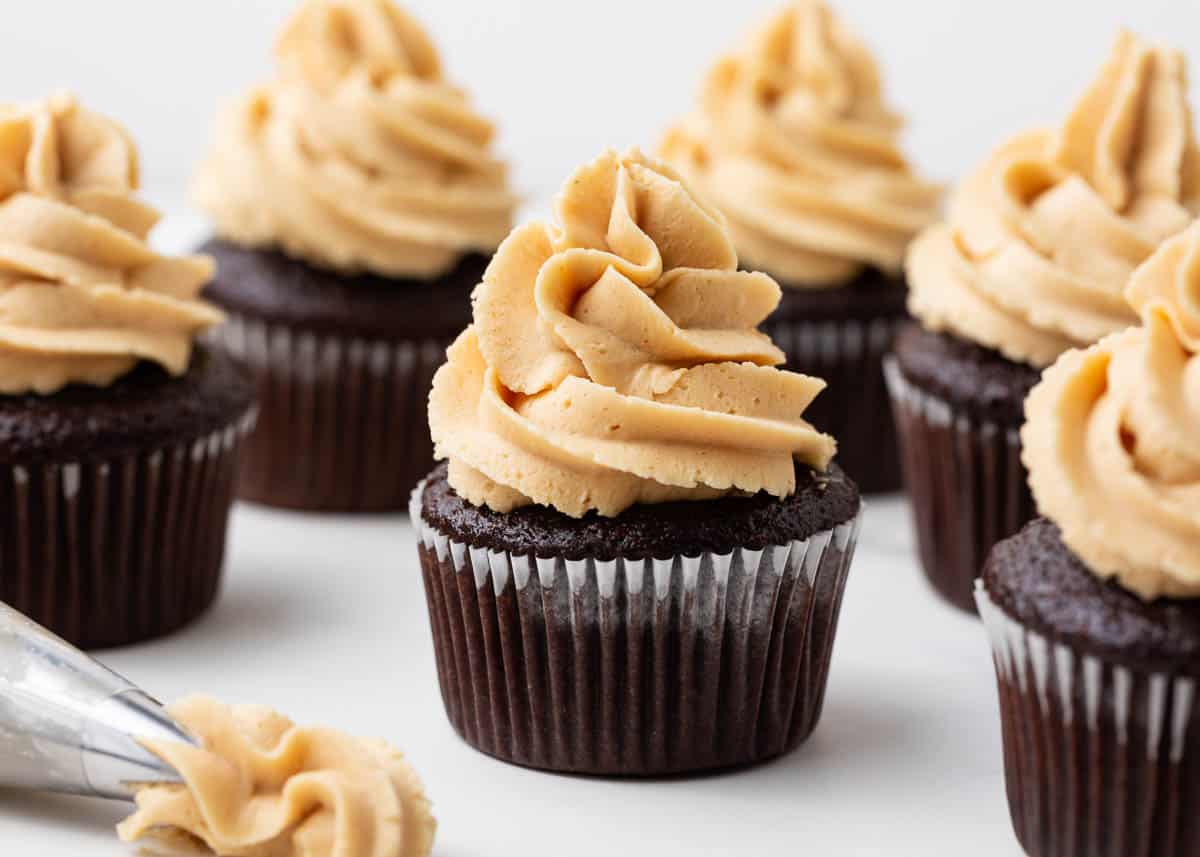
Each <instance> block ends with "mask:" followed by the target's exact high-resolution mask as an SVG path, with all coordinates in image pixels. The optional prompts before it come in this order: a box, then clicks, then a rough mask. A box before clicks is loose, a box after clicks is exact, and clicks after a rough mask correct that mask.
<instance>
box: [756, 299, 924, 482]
mask: <svg viewBox="0 0 1200 857" xmlns="http://www.w3.org/2000/svg"><path fill="white" fill-rule="evenodd" d="M905 322H906V319H903V318H875V319H871V320H869V321H822V322H795V321H780V322H774V323H769V324H768V325H767V328H766V329H767V332H768V334H769V335H770V337H771V339H772V340H773V341H774V342H775V344H776V345H778V346H779V347H780V348H781V349H783V351H784V352H785V353H786V354H787V356H788V362H787V368H788V369H791V370H792V371H795V372H801V373H803V374H805V375H812V376H814V377H817V378H821V379H823V380H825V381H826V382H827V383H828V385H829V386H828V387H826V389H825V390H824V391H823V392H822V393H821V395H819V396H817V398H816V400H815V401H814V402H813V403H812V404H811V405H809V407H808V409H807V410H806V411H805V413H804V418H805V419H806V420H808V421H809V422H810V423H812V424H813V425H814V426H816V427H817V428H818V429H820V430H821V431H823V432H825V433H826V434H830V435H833V436H834V437H836V438H837V439H838V455H837V460H838V464H839V465H841V467H842V469H843V470H845V471H846V473H848V474H849V475H850V477H851V478H852V479H853V480H854V481H855V483H856V484H857V485H858V487H859V490H860V491H862V492H863V493H864V494H880V493H886V492H894V491H899V490H900V489H901V487H902V479H901V472H900V451H899V445H898V443H897V440H896V424H895V421H894V419H893V417H892V404H891V400H890V398H889V397H888V391H887V386H886V384H885V382H884V376H883V360H884V357H885V356H886V355H887V354H888V353H889V352H890V351H891V350H892V340H893V339H895V336H896V333H897V332H898V331H899V330H900V328H901V327H902V326H903V325H904V323H905Z"/></svg>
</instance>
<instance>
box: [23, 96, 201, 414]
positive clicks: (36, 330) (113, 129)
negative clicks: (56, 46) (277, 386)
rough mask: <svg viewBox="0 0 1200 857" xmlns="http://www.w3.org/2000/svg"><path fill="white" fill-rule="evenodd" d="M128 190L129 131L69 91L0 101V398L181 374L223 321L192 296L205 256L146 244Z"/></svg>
mask: <svg viewBox="0 0 1200 857" xmlns="http://www.w3.org/2000/svg"><path fill="white" fill-rule="evenodd" d="M137 187H138V155H137V150H136V148H135V147H134V145H133V142H132V141H131V140H130V138H129V136H128V135H127V134H126V133H125V131H124V130H123V129H122V128H121V127H120V126H119V125H117V124H116V123H114V122H112V121H110V120H108V119H106V118H104V117H102V116H99V115H97V114H95V113H92V112H91V111H88V110H85V109H84V108H82V107H80V106H79V104H78V103H77V102H76V100H75V99H74V98H73V97H71V96H69V95H57V96H54V97H52V98H49V99H46V100H45V101H41V102H38V103H36V104H29V105H0V393H3V394H6V395H18V394H24V393H31V392H32V393H41V394H49V393H53V392H55V391H57V390H59V389H61V388H62V387H64V386H66V385H68V384H71V383H79V384H91V385H95V386H106V385H108V384H111V383H112V382H113V381H115V380H116V379H117V378H119V377H120V376H122V375H124V374H125V373H126V372H128V371H129V370H131V369H132V368H133V367H134V366H135V365H136V364H137V362H138V361H139V360H149V361H153V362H155V363H158V364H160V365H161V366H162V367H163V368H164V369H166V370H167V371H169V372H171V373H173V374H181V373H183V372H184V371H185V370H186V369H187V367H188V363H189V361H190V359H191V352H192V340H193V338H194V337H195V336H196V335H197V334H198V333H199V332H200V331H202V330H203V329H205V328H207V327H209V326H210V325H212V324H215V323H217V322H218V321H220V320H221V315H220V313H219V312H217V311H216V310H215V309H213V308H211V307H210V306H208V305H207V304H205V303H204V302H202V301H200V300H199V298H198V295H199V293H200V290H201V289H202V288H203V287H204V285H205V284H206V283H207V282H208V281H209V280H210V279H211V278H212V273H213V265H212V262H211V260H209V259H207V258H205V257H202V256H185V257H181V258H172V257H167V256H162V255H160V254H159V253H156V252H155V251H154V250H152V249H151V248H150V245H149V244H148V243H147V240H148V236H149V234H150V231H151V229H153V227H154V225H155V224H156V223H157V221H158V213H157V212H156V211H155V210H154V209H153V208H151V207H150V206H148V205H147V204H146V203H144V202H142V201H141V200H139V199H138V198H137V196H136V191H137Z"/></svg>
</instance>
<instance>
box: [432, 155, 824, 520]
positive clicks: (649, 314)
mask: <svg viewBox="0 0 1200 857" xmlns="http://www.w3.org/2000/svg"><path fill="white" fill-rule="evenodd" d="M557 219H558V222H557V223H556V224H542V223H531V224H529V225H527V226H524V227H520V228H518V229H517V230H515V231H514V232H513V233H512V235H510V236H509V237H508V239H507V240H506V241H505V242H504V243H503V244H502V245H501V247H500V250H499V251H498V252H497V254H496V257H495V259H494V260H493V261H492V264H491V265H490V266H489V267H488V270H487V273H486V274H485V276H484V281H483V283H482V284H480V286H479V287H478V288H477V290H476V292H475V296H474V315H475V323H474V324H473V325H472V326H471V327H470V328H468V329H467V331H466V332H465V333H464V334H463V335H462V336H461V337H460V338H459V339H458V341H457V342H455V344H454V345H453V346H452V347H451V348H450V351H449V355H448V357H449V360H448V362H447V363H446V364H445V365H444V366H443V367H442V368H441V369H440V370H439V371H438V373H437V375H436V377H435V378H434V383H433V392H432V394H431V396H430V403H429V422H430V428H431V430H432V434H433V439H434V442H435V444H436V446H437V450H438V456H439V457H441V458H449V460H450V471H449V478H450V484H451V485H452V486H453V487H454V489H455V490H456V491H457V492H458V493H459V494H460V495H462V496H463V497H464V498H465V499H467V500H468V501H470V502H471V503H474V504H476V505H480V506H488V507H490V508H492V509H494V510H497V511H509V510H511V509H513V508H516V507H518V506H522V505H527V504H530V503H537V504H541V505H543V506H550V507H553V508H555V509H557V510H559V511H560V512H563V513H564V514H567V515H571V516H576V517H579V516H582V515H584V514H586V513H587V512H589V511H592V510H595V511H598V512H599V513H600V514H602V515H616V514H618V513H620V512H621V511H622V510H623V509H625V508H627V507H629V506H631V505H633V504H635V503H655V502H665V501H669V500H685V499H706V498H712V497H718V496H722V495H725V494H729V493H733V492H746V493H756V492H759V491H766V492H768V493H770V494H773V495H775V496H780V497H782V496H786V495H788V494H790V493H791V492H792V491H794V490H795V468H794V465H793V457H795V458H798V459H800V460H801V461H803V462H804V463H806V464H808V465H810V466H812V467H813V468H815V469H818V470H824V469H825V468H826V467H827V466H828V464H829V460H830V459H831V458H832V456H833V454H834V451H835V444H834V441H833V439H832V438H830V437H828V436H826V435H824V434H821V433H820V432H818V431H816V430H815V429H813V427H812V426H810V425H809V424H808V423H807V422H805V421H804V420H803V419H802V416H801V415H802V414H803V412H804V410H805V408H807V407H808V405H809V403H810V402H811V401H812V400H813V398H815V397H816V395H817V394H818V393H819V392H820V391H821V390H822V389H823V388H824V386H825V385H824V382H822V381H820V380H818V379H815V378H809V377H806V376H804V375H798V374H795V373H792V372H784V371H781V370H779V369H776V368H774V367H775V366H777V365H779V364H781V363H783V362H784V355H783V353H782V352H781V351H780V350H779V349H778V348H777V347H775V345H773V344H772V343H771V341H770V339H768V338H767V336H766V335H765V334H763V333H761V332H760V331H759V330H758V329H757V328H758V326H759V325H760V324H761V323H762V322H763V320H764V319H765V318H766V317H767V316H768V314H770V312H771V311H772V310H774V308H775V307H776V305H777V304H778V302H779V298H780V291H779V286H778V285H776V284H775V282H774V281H773V280H771V278H770V277H767V276H766V275H765V274H756V273H746V272H741V271H739V270H738V264H737V253H736V252H735V250H734V247H733V243H732V241H731V240H730V237H729V233H728V231H727V230H726V228H725V224H724V220H723V218H722V217H721V215H720V214H719V213H718V212H717V211H716V209H714V208H711V207H709V206H708V205H707V204H705V203H704V202H702V201H701V200H699V199H698V198H697V197H695V196H693V195H692V194H691V192H689V190H688V189H687V187H686V186H685V185H684V183H683V181H682V180H681V179H680V178H679V176H678V175H676V174H675V173H674V172H673V171H672V170H671V169H670V168H668V167H666V166H665V165H663V164H660V163H657V162H656V161H654V160H652V159H650V158H647V157H645V156H644V155H642V154H641V153H640V152H638V151H637V150H633V151H631V152H629V153H627V154H625V155H621V156H618V155H617V154H615V153H613V152H608V153H606V154H604V155H602V156H601V157H599V158H598V159H597V160H595V161H594V162H592V163H590V164H588V165H586V166H584V167H582V168H581V169H579V170H578V171H577V172H576V173H575V175H574V176H572V177H571V179H570V180H569V181H568V182H567V184H566V187H565V188H564V189H563V191H562V193H561V194H560V196H559V198H558V201H557Z"/></svg>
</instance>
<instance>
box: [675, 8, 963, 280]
mask: <svg viewBox="0 0 1200 857" xmlns="http://www.w3.org/2000/svg"><path fill="white" fill-rule="evenodd" d="M902 125H903V122H902V120H901V119H900V117H899V116H898V115H897V114H896V113H894V112H893V111H892V110H891V109H890V108H889V107H888V106H887V104H886V103H885V102H884V99H883V87H882V84H881V82H880V78H879V72H878V69H877V67H876V64H875V60H874V59H873V58H872V56H871V54H870V52H869V51H868V50H867V49H866V47H865V46H864V45H863V44H862V42H861V41H859V39H858V38H857V37H856V36H854V35H853V34H852V33H851V32H850V31H849V30H848V29H846V28H845V27H844V26H843V25H842V24H841V22H840V21H838V20H837V19H836V18H835V17H834V15H833V13H832V12H831V11H830V10H829V8H828V6H827V5H826V4H825V3H823V2H820V0H803V2H798V3H793V4H791V5H790V6H788V7H787V8H786V9H784V10H783V11H782V12H780V13H779V14H778V15H777V16H776V17H774V18H773V19H771V20H770V21H768V22H767V24H766V25H765V26H764V27H763V28H762V29H761V30H759V31H758V32H756V33H755V34H754V35H753V36H752V37H751V38H750V39H749V40H748V42H747V43H746V44H745V46H744V47H743V48H742V49H741V50H739V51H738V52H736V53H734V54H732V55H730V56H727V57H725V58H724V59H722V60H720V61H719V62H718V63H717V65H716V66H715V67H714V69H713V70H712V72H711V73H710V74H709V76H708V79H707V81H706V82H705V84H704V88H703V92H702V95H701V99H700V109H699V110H698V111H697V112H696V113H695V114H693V115H692V116H691V117H689V118H687V119H685V120H684V121H683V122H681V123H679V124H678V125H676V126H675V127H674V128H673V129H671V130H670V131H669V132H668V133H667V136H666V138H665V140H664V141H663V144H662V147H661V154H662V155H663V157H664V158H666V159H668V160H669V161H671V162H672V163H673V164H675V165H676V166H678V168H679V169H680V170H681V171H682V172H683V174H684V175H685V176H686V177H687V178H688V179H689V180H690V181H692V182H693V183H694V184H695V185H696V186H697V187H698V188H699V189H700V190H702V191H703V192H704V193H705V194H707V195H708V196H709V197H710V198H711V199H712V200H713V201H714V202H715V203H716V204H717V205H718V206H719V207H720V208H721V210H722V211H723V212H724V213H725V215H726V217H728V218H729V226H730V230H731V232H732V233H733V237H734V240H735V242H736V243H737V246H738V250H739V252H740V254H741V255H742V257H743V259H744V260H745V262H746V263H747V264H748V265H750V266H751V267H757V268H762V269H764V270H767V271H770V272H771V273H772V274H773V275H775V276H779V277H781V278H783V279H784V280H785V282H786V283H787V284H788V285H795V286H834V285H839V284H843V283H846V282H848V281H850V280H852V279H853V278H854V277H855V276H856V275H857V274H858V273H859V272H860V271H861V270H862V269H863V268H865V267H867V266H875V267H877V268H881V269H883V270H886V271H889V272H898V271H899V270H900V267H901V264H902V262H903V258H904V251H905V248H906V247H907V245H908V243H909V241H910V240H911V239H912V237H913V236H914V235H915V234H916V233H917V232H918V231H919V230H920V229H921V228H922V227H924V226H926V225H927V224H928V223H930V222H931V221H932V220H933V217H934V215H935V213H936V208H937V203H938V197H939V195H940V189H939V188H937V187H936V186H934V185H931V184H927V183H924V182H922V181H920V180H918V179H917V178H915V177H914V176H913V174H912V172H911V170H910V169H909V167H908V164H907V162H906V160H905V158H904V156H903V154H902V153H901V152H900V150H899V148H898V147H897V138H898V136H899V133H900V129H901V127H902Z"/></svg>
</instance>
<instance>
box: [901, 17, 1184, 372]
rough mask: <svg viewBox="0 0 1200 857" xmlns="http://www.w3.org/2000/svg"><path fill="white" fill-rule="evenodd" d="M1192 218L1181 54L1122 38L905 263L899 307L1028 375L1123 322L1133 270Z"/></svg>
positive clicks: (984, 171) (993, 161) (976, 178)
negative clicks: (1052, 124)
mask: <svg viewBox="0 0 1200 857" xmlns="http://www.w3.org/2000/svg"><path fill="white" fill-rule="evenodd" d="M1197 212H1200V149H1198V148H1197V145H1196V140H1195V136H1194V131H1193V127H1192V119H1191V111H1190V109H1189V107H1188V102H1187V78H1186V70H1185V66H1184V59H1183V56H1182V55H1181V54H1179V53H1178V52H1175V51H1169V50H1166V49H1163V48H1157V47H1153V46H1151V45H1149V44H1147V43H1145V42H1143V41H1141V40H1140V39H1138V38H1137V37H1135V36H1133V35H1131V34H1129V33H1122V34H1121V35H1120V37H1119V38H1118V39H1117V43H1116V46H1115V48H1114V49H1113V52H1112V55H1111V56H1110V58H1109V60H1108V62H1107V63H1106V64H1105V66H1104V68H1103V69H1102V70H1101V72H1100V75H1099V77H1097V78H1096V80H1095V81H1094V82H1093V83H1092V85H1091V86H1090V87H1089V89H1088V91H1087V92H1086V93H1085V94H1084V96H1083V98H1082V99H1081V100H1080V102H1079V103H1078V104H1077V105H1076V106H1075V109H1074V110H1073V111H1072V112H1071V115H1070V116H1069V117H1068V118H1067V121H1066V122H1065V123H1064V124H1063V126H1062V127H1061V128H1059V129H1058V130H1057V131H1053V132H1052V131H1034V132H1030V133H1026V134H1022V135H1020V136H1018V137H1016V138H1015V139H1014V140H1012V141H1010V142H1008V143H1007V144H1005V145H1004V146H1002V147H1000V149H998V150H997V151H996V152H995V153H994V154H993V155H991V156H990V157H989V158H988V159H987V161H985V162H984V164H983V166H982V167H981V168H980V169H979V170H978V171H977V172H976V173H975V174H974V175H972V176H970V177H969V178H968V179H966V181H964V182H963V184H962V186H961V187H960V188H959V190H958V191H957V193H956V194H955V198H954V199H953V201H952V204H951V207H950V216H949V220H948V222H947V223H944V224H940V225H938V226H935V227H932V228H931V229H929V230H928V231H926V232H925V233H924V234H923V235H922V236H921V237H920V238H919V239H918V240H917V241H916V242H915V243H914V245H913V248H912V251H911V254H910V257H909V284H910V288H911V295H910V302H909V307H910V309H911V310H912V313H913V315H915V316H917V317H918V318H919V319H920V320H921V321H922V322H923V323H924V324H925V325H926V327H928V328H930V329H932V330H946V331H950V332H952V333H954V334H956V335H958V336H961V337H964V338H966V339H969V340H971V341H973V342H977V343H979V344H981V345H984V346H986V347H989V348H993V349H996V350H998V351H1000V352H1001V353H1003V354H1004V355H1005V356H1006V357H1008V358H1009V359H1011V360H1015V361H1018V362H1025V363H1028V364H1030V365H1032V366H1035V367H1039V368H1040V367H1043V366H1047V365H1049V364H1050V363H1052V362H1053V361H1054V360H1055V359H1056V358H1057V357H1058V356H1059V355H1060V354H1062V353H1063V352H1064V351H1066V350H1067V349H1069V348H1073V347H1080V346H1086V345H1090V344H1091V343H1093V342H1096V341H1097V340H1099V339H1101V338H1102V337H1104V336H1106V335H1107V334H1110V333H1114V332H1116V331H1119V330H1122V329H1124V328H1125V327H1128V326H1129V325H1130V324H1134V323H1136V321H1137V318H1136V316H1135V315H1134V314H1133V312H1132V311H1131V310H1130V308H1129V306H1128V304H1127V303H1126V302H1125V301H1124V299H1123V297H1122V292H1123V290H1124V288H1125V284H1126V283H1127V282H1128V281H1129V277H1130V275H1131V274H1132V273H1133V271H1134V270H1135V269H1136V268H1137V266H1138V265H1140V264H1141V263H1142V262H1144V261H1145V260H1146V259H1147V258H1149V256H1150V254H1151V253H1153V252H1154V250H1155V249H1156V248H1157V247H1158V245H1159V244H1161V243H1162V241H1164V240H1165V239H1167V238H1169V237H1171V236H1172V235H1175V234H1177V233H1179V232H1180V231H1181V230H1183V229H1184V228H1186V227H1187V225H1188V224H1189V223H1190V222H1191V220H1192V218H1193V216H1194V215H1195V214H1196V213H1197Z"/></svg>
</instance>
